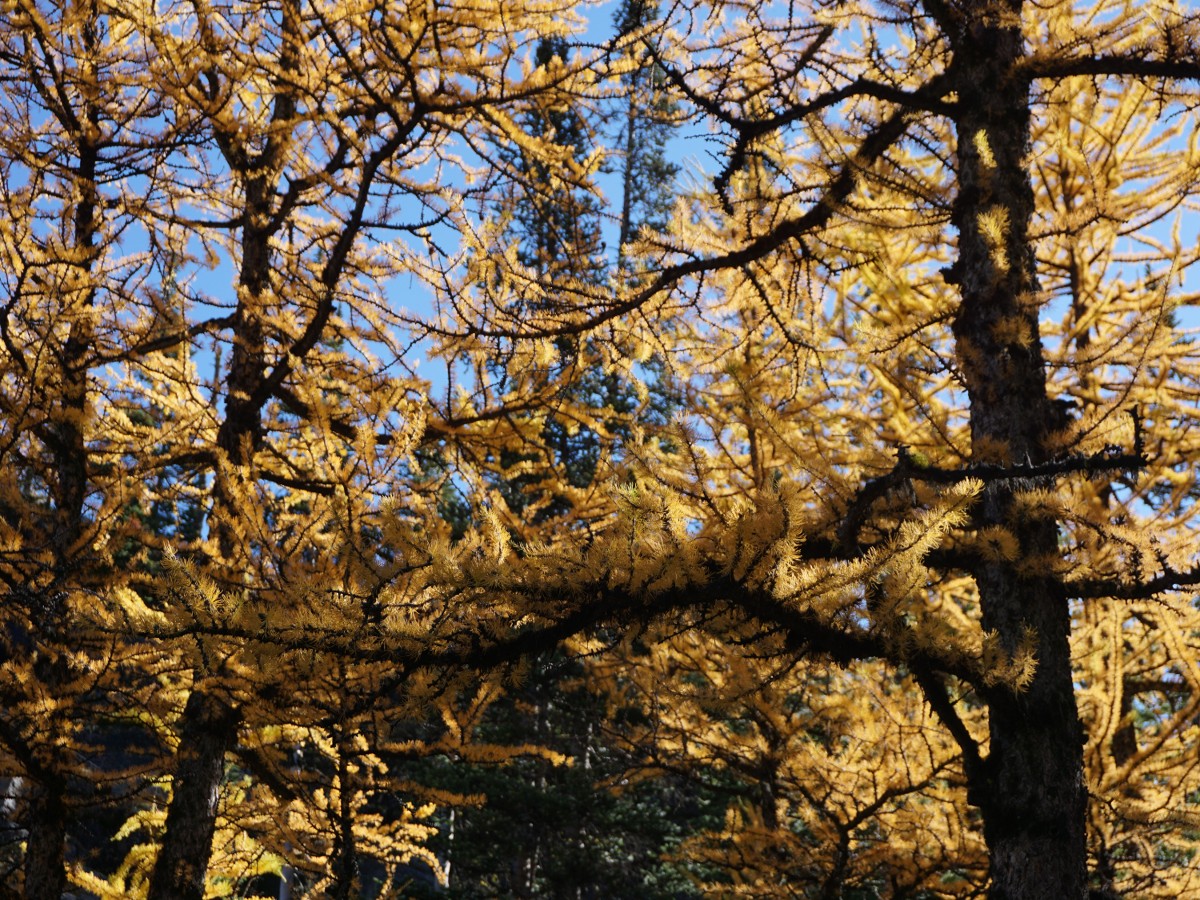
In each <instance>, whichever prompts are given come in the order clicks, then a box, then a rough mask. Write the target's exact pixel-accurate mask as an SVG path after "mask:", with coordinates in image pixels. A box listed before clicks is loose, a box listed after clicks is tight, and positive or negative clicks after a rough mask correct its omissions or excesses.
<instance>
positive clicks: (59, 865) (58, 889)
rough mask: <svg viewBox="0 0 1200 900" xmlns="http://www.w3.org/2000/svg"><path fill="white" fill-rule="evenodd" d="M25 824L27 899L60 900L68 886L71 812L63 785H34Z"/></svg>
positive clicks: (51, 783) (31, 788) (30, 793)
mask: <svg viewBox="0 0 1200 900" xmlns="http://www.w3.org/2000/svg"><path fill="white" fill-rule="evenodd" d="M25 827H26V828H27V829H28V832H29V838H28V840H27V842H26V845H25V900H59V898H60V897H62V895H63V891H64V890H65V889H66V885H67V875H66V869H65V868H64V866H63V853H64V846H65V844H66V839H67V815H66V806H65V804H64V802H63V791H62V785H61V784H59V783H57V782H50V783H37V782H34V783H33V784H32V785H31V786H30V792H29V799H28V801H27V806H26V817H25Z"/></svg>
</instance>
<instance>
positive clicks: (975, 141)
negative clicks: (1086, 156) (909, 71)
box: [931, 0, 1087, 900]
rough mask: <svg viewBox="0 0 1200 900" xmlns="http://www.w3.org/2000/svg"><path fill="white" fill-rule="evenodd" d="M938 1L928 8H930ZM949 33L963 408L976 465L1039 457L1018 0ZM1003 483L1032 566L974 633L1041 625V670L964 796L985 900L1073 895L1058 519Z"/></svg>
mask: <svg viewBox="0 0 1200 900" xmlns="http://www.w3.org/2000/svg"><path fill="white" fill-rule="evenodd" d="M931 6H933V4H931ZM937 6H938V7H939V10H938V11H939V13H941V14H942V15H944V16H950V15H952V16H953V19H951V20H950V21H944V22H943V24H944V25H947V24H948V25H951V27H952V35H953V37H952V44H953V49H954V62H953V64H952V65H953V68H954V72H955V74H956V86H957V88H958V112H957V114H956V117H955V126H956V128H957V142H958V166H959V171H958V177H959V193H958V196H957V198H956V199H955V205H954V211H953V220H954V224H955V226H956V227H957V229H958V233H959V259H958V263H957V264H956V265H955V266H954V268H953V270H952V272H951V276H950V280H952V281H955V282H957V283H958V284H959V286H960V290H961V293H962V302H961V306H960V308H959V312H958V315H957V317H956V319H955V322H954V335H955V338H956V341H957V345H958V347H957V354H958V360H959V364H960V366H961V370H962V373H963V376H964V378H965V380H966V386H967V390H968V393H969V395H970V403H971V437H972V446H973V456H974V459H975V460H976V461H978V462H998V463H1007V464H1015V463H1024V462H1034V463H1037V462H1040V461H1044V460H1046V459H1047V458H1048V456H1049V455H1050V453H1051V449H1050V447H1051V442H1050V440H1049V438H1050V435H1051V434H1052V433H1053V430H1054V429H1055V427H1056V425H1057V423H1056V418H1055V416H1054V410H1053V407H1052V406H1051V404H1050V402H1049V401H1048V399H1047V396H1046V382H1045V368H1044V360H1043V353H1042V345H1041V341H1040V339H1039V336H1038V285H1037V280H1036V274H1035V270H1034V255H1033V249H1032V245H1031V243H1030V241H1029V236H1028V224H1029V221H1030V218H1031V215H1032V213H1033V191H1032V188H1031V186H1030V180H1029V174H1028V171H1027V169H1026V166H1027V158H1026V156H1027V152H1028V148H1029V136H1030V109H1029V104H1030V99H1029V94H1030V85H1029V83H1028V81H1027V80H1025V79H1023V78H1021V77H1019V76H1018V75H1017V74H1015V73H1016V64H1017V63H1018V61H1019V60H1020V59H1021V58H1022V56H1023V54H1024V42H1023V39H1022V35H1021V26H1020V12H1021V11H1020V6H1021V0H1010V2H1003V0H1000V2H997V0H992V2H984V3H978V4H961V5H956V10H961V12H947V10H948V8H947V7H941V5H940V4H937ZM1031 486H1032V485H1014V484H1013V483H1012V482H1011V481H1004V482H997V483H994V484H992V485H990V486H989V487H988V488H987V491H986V493H985V495H984V497H983V499H982V501H981V502H980V504H979V506H978V509H977V510H976V519H977V523H978V525H979V526H980V527H984V526H993V525H999V526H1002V527H1006V528H1008V529H1010V530H1011V531H1012V532H1013V533H1014V534H1015V535H1016V536H1017V538H1018V540H1019V541H1020V546H1021V551H1022V552H1021V557H1022V560H1023V561H1024V562H1025V565H1021V563H1020V562H1018V563H1017V564H1011V563H1007V562H995V563H989V564H987V565H985V566H983V567H982V568H981V569H980V570H979V571H978V572H977V575H976V581H977V584H978V588H979V596H980V604H981V609H982V618H983V627H984V628H985V629H987V630H989V631H994V632H996V633H997V634H998V635H999V638H1000V641H1001V642H1002V645H1003V646H1004V648H1005V649H1007V650H1008V651H1010V652H1012V651H1015V650H1017V649H1018V647H1019V646H1020V645H1021V643H1022V642H1023V640H1024V639H1025V635H1026V633H1027V631H1028V630H1029V629H1032V630H1033V632H1034V633H1035V635H1036V638H1035V640H1036V654H1037V669H1036V673H1035V675H1034V677H1033V681H1032V683H1031V684H1029V686H1028V687H1027V688H1025V689H1024V690H1015V689H1012V688H1008V687H1002V688H1000V689H997V690H995V691H994V692H992V693H991V694H990V695H989V696H988V698H987V699H988V713H989V731H990V749H989V756H988V758H987V760H986V762H985V764H984V765H983V766H982V767H981V770H980V771H979V772H978V773H976V774H975V777H974V779H973V780H974V782H975V783H974V784H972V791H971V799H972V801H973V802H974V803H976V804H978V806H979V808H980V811H981V812H982V815H983V825H984V837H985V839H986V841H987V845H988V850H989V852H990V857H991V879H992V886H991V893H990V896H991V897H992V898H993V900H1020V898H1027V900H1034V898H1038V900H1042V898H1047V897H1054V898H1064V900H1068V898H1070V900H1082V898H1084V897H1085V896H1086V893H1087V853H1086V833H1085V821H1086V806H1087V793H1086V789H1085V786H1084V780H1083V746H1082V745H1083V728H1082V725H1081V723H1080V720H1079V715H1078V711H1077V709H1076V705H1075V693H1074V685H1073V681H1072V677H1071V658H1070V646H1069V642H1068V637H1069V633H1070V614H1069V610H1068V606H1067V600H1066V598H1065V596H1064V595H1063V593H1062V591H1061V589H1060V588H1059V587H1058V585H1057V584H1056V582H1055V580H1054V579H1053V578H1052V577H1051V576H1050V575H1049V574H1047V575H1046V576H1044V577H1043V576H1039V575H1038V574H1036V573H1037V572H1038V571H1040V570H1041V569H1043V568H1044V567H1045V561H1047V560H1050V559H1053V558H1054V557H1056V556H1057V555H1058V527H1057V523H1056V522H1055V521H1054V520H1053V519H1051V518H1045V517H1042V518H1036V519H1030V518H1025V519H1021V520H1019V519H1018V518H1017V514H1016V513H1015V512H1014V508H1013V496H1014V493H1015V491H1016V490H1017V489H1018V488H1020V487H1031Z"/></svg>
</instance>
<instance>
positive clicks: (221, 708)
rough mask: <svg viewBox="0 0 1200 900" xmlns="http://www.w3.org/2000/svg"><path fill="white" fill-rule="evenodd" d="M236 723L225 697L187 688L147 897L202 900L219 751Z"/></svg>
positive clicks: (221, 769) (221, 762) (221, 763)
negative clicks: (164, 823) (164, 818)
mask: <svg viewBox="0 0 1200 900" xmlns="http://www.w3.org/2000/svg"><path fill="white" fill-rule="evenodd" d="M237 727H238V711H237V710H236V709H235V708H234V707H233V706H232V705H230V704H229V703H228V702H227V701H226V700H224V699H223V698H221V697H219V696H217V695H216V694H214V693H212V692H210V691H207V690H195V691H192V694H191V696H190V697H189V698H188V702H187V706H186V707H185V708H184V711H183V718H182V719H181V730H180V735H179V754H178V757H177V760H176V764H175V777H174V781H173V793H172V796H171V804H170V806H168V807H167V833H166V835H165V836H164V839H163V844H162V849H161V850H160V851H159V854H158V859H157V860H156V862H155V865H154V874H153V875H152V877H151V880H150V892H149V894H148V898H149V900H203V898H204V880H205V874H206V872H207V871H208V860H209V857H210V855H211V853H212V839H213V832H214V830H215V828H216V821H217V800H218V797H219V796H220V786H221V779H222V777H223V775H224V773H225V750H226V748H227V747H229V745H230V744H231V743H232V742H233V740H234V738H235V737H236V735H237Z"/></svg>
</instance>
